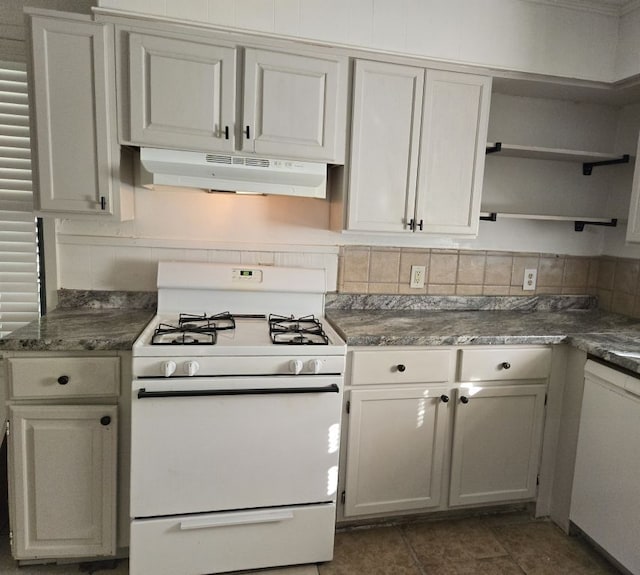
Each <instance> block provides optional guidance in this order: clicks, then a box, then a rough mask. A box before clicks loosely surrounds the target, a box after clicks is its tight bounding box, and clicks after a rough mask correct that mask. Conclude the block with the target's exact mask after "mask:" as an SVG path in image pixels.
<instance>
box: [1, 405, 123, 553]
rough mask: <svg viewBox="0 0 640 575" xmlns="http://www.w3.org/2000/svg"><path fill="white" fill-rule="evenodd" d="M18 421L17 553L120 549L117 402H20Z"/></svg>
mask: <svg viewBox="0 0 640 575" xmlns="http://www.w3.org/2000/svg"><path fill="white" fill-rule="evenodd" d="M105 416H108V417H109V418H110V422H109V423H108V424H107V425H103V424H102V423H101V418H103V417H105ZM10 421H11V428H10V429H11V435H10V447H9V449H10V452H9V453H10V457H9V465H10V467H9V478H10V488H11V492H12V496H11V498H10V499H11V501H12V510H11V511H12V513H11V523H12V531H13V541H14V545H13V555H14V557H15V558H16V559H30V558H38V557H50V558H55V557H93V556H100V555H112V554H114V553H115V535H116V495H115V487H116V467H117V466H116V455H117V453H116V451H117V450H116V445H117V423H118V422H117V407H116V406H113V405H99V406H98V405H92V406H13V407H11V408H10Z"/></svg>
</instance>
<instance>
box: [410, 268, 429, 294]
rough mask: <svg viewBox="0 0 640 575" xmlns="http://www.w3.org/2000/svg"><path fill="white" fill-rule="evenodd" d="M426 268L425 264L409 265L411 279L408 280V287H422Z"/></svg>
mask: <svg viewBox="0 0 640 575" xmlns="http://www.w3.org/2000/svg"><path fill="white" fill-rule="evenodd" d="M426 270H427V268H426V266H411V281H410V282H409V287H412V288H414V289H418V288H423V287H424V276H425V274H426Z"/></svg>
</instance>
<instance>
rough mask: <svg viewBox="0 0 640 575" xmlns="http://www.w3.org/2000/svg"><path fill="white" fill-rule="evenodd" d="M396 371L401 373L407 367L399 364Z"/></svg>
mask: <svg viewBox="0 0 640 575" xmlns="http://www.w3.org/2000/svg"><path fill="white" fill-rule="evenodd" d="M396 369H397V370H398V371H399V372H401V373H402V372H403V371H404V370H405V369H407V366H406V365H404V364H402V363H399V364H398V366H397V367H396Z"/></svg>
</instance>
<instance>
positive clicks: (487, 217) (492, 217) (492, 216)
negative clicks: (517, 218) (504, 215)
mask: <svg viewBox="0 0 640 575" xmlns="http://www.w3.org/2000/svg"><path fill="white" fill-rule="evenodd" d="M480 220H481V221H484V222H495V221H497V220H498V214H497V213H496V212H490V213H488V214H480Z"/></svg>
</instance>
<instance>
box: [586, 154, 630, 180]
mask: <svg viewBox="0 0 640 575" xmlns="http://www.w3.org/2000/svg"><path fill="white" fill-rule="evenodd" d="M628 163H629V154H624V155H623V156H622V157H620V158H617V159H614V160H603V161H601V162H585V163H584V164H582V174H583V175H585V176H590V175H591V172H592V170H593V168H596V167H598V166H612V165H614V164H628Z"/></svg>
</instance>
